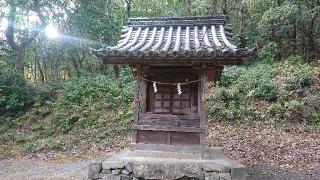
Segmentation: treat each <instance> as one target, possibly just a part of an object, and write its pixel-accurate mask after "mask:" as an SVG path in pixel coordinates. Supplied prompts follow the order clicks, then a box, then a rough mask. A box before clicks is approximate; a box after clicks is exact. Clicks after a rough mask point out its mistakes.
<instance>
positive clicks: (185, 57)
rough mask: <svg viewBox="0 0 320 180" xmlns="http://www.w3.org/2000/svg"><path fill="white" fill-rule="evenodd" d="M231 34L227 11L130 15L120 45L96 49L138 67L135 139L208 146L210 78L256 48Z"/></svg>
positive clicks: (105, 56)
mask: <svg viewBox="0 0 320 180" xmlns="http://www.w3.org/2000/svg"><path fill="white" fill-rule="evenodd" d="M232 38H233V34H232V33H231V27H230V26H229V25H228V24H227V21H226V17H225V16H224V15H213V16H201V17H200V16H195V17H151V18H150V17H148V18H130V19H129V21H128V24H127V26H124V27H123V29H122V35H121V39H120V40H119V42H118V44H117V45H116V46H113V47H103V48H101V49H99V50H94V53H95V54H96V55H97V56H99V57H101V58H102V59H103V62H104V63H107V64H128V65H129V66H130V67H131V68H132V70H133V72H134V76H135V78H136V86H135V101H134V104H135V116H134V134H133V137H134V138H133V143H141V144H164V145H185V146H205V107H204V105H205V104H204V103H205V102H204V89H205V84H206V82H207V81H216V80H217V79H218V78H219V76H220V74H221V72H222V69H223V66H224V65H236V64H240V63H242V62H243V59H244V58H245V57H246V56H248V55H249V54H251V53H252V52H253V50H254V49H249V48H238V47H237V46H236V45H235V44H234V43H233V41H232Z"/></svg>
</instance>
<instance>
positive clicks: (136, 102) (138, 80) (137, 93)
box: [132, 66, 142, 143]
mask: <svg viewBox="0 0 320 180" xmlns="http://www.w3.org/2000/svg"><path fill="white" fill-rule="evenodd" d="M135 76H136V82H135V93H134V125H133V126H134V127H135V126H136V125H138V123H139V114H140V97H141V81H142V79H141V77H142V72H141V66H138V67H137V72H136V75H135ZM137 136H138V130H137V129H133V134H132V142H133V143H137V142H138V139H137Z"/></svg>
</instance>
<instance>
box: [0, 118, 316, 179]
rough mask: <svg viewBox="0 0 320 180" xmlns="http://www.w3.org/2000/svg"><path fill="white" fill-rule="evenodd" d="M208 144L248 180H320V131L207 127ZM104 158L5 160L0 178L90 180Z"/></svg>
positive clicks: (243, 125)
mask: <svg viewBox="0 0 320 180" xmlns="http://www.w3.org/2000/svg"><path fill="white" fill-rule="evenodd" d="M128 142H130V141H129V140H128ZM207 145H208V146H221V147H223V150H224V151H225V153H226V154H227V155H229V156H230V157H231V158H232V159H235V160H237V161H239V162H241V163H243V164H245V165H246V166H247V168H248V180H260V179H261V180H278V179H279V180H302V179H303V180H305V179H306V180H309V179H310V180H313V179H314V180H320V132H319V131H318V130H310V129H307V128H305V127H300V126H299V127H286V128H284V129H279V128H278V127H275V126H274V125H272V124H266V123H263V122H255V123H251V124H246V123H217V122H215V123H212V124H210V123H209V124H208V129H207ZM114 151H116V150H115V149H113V150H111V151H108V152H114ZM106 156H107V152H105V153H104V152H102V151H101V150H100V151H97V152H92V153H84V152H80V153H79V152H78V153H77V152H66V153H62V152H50V153H40V154H36V155H22V156H21V155H20V156H15V157H8V158H5V157H2V158H0V179H1V180H2V179H4V180H6V179H10V180H11V179H18V180H19V179H23V180H24V179H86V177H87V171H88V169H87V166H88V164H90V163H93V162H99V161H102V160H103V159H104V157H106Z"/></svg>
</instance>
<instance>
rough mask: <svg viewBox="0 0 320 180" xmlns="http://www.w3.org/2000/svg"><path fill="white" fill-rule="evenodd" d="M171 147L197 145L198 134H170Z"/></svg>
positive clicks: (198, 141) (198, 142)
mask: <svg viewBox="0 0 320 180" xmlns="http://www.w3.org/2000/svg"><path fill="white" fill-rule="evenodd" d="M170 141H171V144H172V145H199V144H200V135H199V133H186V132H171V138H170Z"/></svg>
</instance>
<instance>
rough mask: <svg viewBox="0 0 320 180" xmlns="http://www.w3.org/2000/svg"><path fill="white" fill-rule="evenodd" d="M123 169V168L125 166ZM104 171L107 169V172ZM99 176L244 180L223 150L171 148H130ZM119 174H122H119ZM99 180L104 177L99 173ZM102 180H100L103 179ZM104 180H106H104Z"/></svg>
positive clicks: (109, 160)
mask: <svg viewBox="0 0 320 180" xmlns="http://www.w3.org/2000/svg"><path fill="white" fill-rule="evenodd" d="M125 165H126V166H125ZM106 168H107V169H106ZM102 169H103V170H102V171H101V172H110V171H106V170H111V171H117V172H120V173H119V176H122V175H126V178H127V179H128V178H130V177H132V178H144V179H190V178H191V179H212V177H215V179H216V177H220V179H229V177H231V179H232V180H233V179H241V180H242V179H246V176H247V175H246V168H245V166H244V165H242V164H240V163H238V162H237V161H234V160H232V159H230V158H229V157H227V156H226V154H225V153H224V152H223V151H222V148H208V147H207V148H204V147H194V146H192V147H189V146H187V147H186V146H170V145H145V144H144V145H139V144H138V145H132V146H131V147H130V148H128V149H126V150H123V151H121V152H119V153H117V154H114V155H113V156H110V157H108V158H106V159H105V160H104V161H103V162H102ZM121 172H125V174H122V173H121ZM100 177H112V176H111V175H110V176H104V174H103V173H101V175H100ZM102 179H103V178H102ZM106 179H107V178H106Z"/></svg>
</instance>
